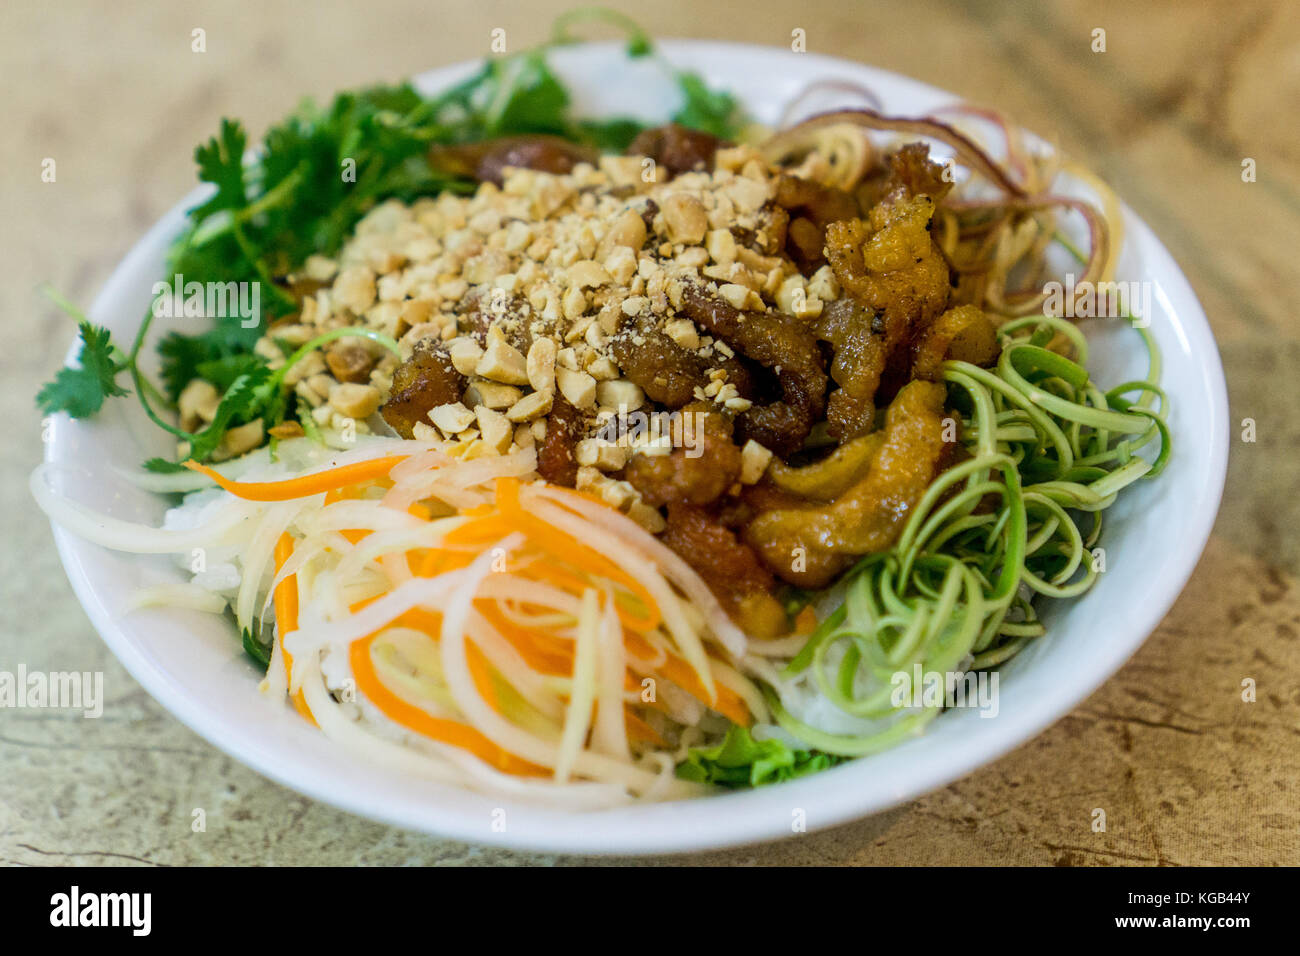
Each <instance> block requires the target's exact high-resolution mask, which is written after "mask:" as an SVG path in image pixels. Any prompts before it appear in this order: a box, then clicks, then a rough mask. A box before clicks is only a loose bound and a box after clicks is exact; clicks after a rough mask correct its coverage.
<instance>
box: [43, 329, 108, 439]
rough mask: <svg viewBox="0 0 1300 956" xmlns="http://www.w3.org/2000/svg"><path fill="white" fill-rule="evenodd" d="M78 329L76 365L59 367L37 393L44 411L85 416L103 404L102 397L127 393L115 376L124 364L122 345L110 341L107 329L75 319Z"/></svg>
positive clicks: (97, 409) (75, 416)
mask: <svg viewBox="0 0 1300 956" xmlns="http://www.w3.org/2000/svg"><path fill="white" fill-rule="evenodd" d="M77 324H78V327H79V328H80V332H81V352H80V353H79V354H78V356H77V362H78V365H79V366H80V367H79V368H61V369H59V371H58V372H57V373H55V376H54V380H53V381H51V382H47V383H46V384H45V385H44V386H43V387H42V388H41V390H40V392H39V393H38V394H37V396H36V404H37V405H39V406H40V407H41V409H42V410H43V411H45V412H47V413H53V412H67V413H68V414H69V415H71V416H72V417H73V418H88V417H90V416H91V415H93V414H95V413H96V412H97V411H99V409H100V408H101V406H103V404H104V399H105V398H110V397H113V396H115V395H126V394H127V390H126V389H124V388H122V387H121V386H120V385H118V384H117V376H118V374H119V373H120V372H122V371H123V370H124V369H125V368H126V360H125V358H124V357H123V355H122V351H121V349H119V348H117V347H116V346H115V345H113V344H112V341H111V338H110V335H109V332H108V329H106V328H103V327H101V326H97V325H91V324H90V322H88V321H87V320H85V319H82V320H81V321H79V322H78V323H77Z"/></svg>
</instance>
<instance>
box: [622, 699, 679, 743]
mask: <svg viewBox="0 0 1300 956" xmlns="http://www.w3.org/2000/svg"><path fill="white" fill-rule="evenodd" d="M623 720H624V721H625V723H626V726H627V735H628V736H629V737H632V738H634V739H636V740H645V741H648V742H650V743H652V744H654V745H655V746H656V747H667V746H668V742H667V741H666V740H664V739H663V738H662V737H660V736H659V732H658V731H657V730H655V729H654V728H653V727H651V726H650V725H649V724H647V723H646V722H645V721H644V720H642V719H641V718H640V717H638V716H637V715H636V713H635V712H634V711H633V710H632V708H630V707H626V706H625V707H624V708H623Z"/></svg>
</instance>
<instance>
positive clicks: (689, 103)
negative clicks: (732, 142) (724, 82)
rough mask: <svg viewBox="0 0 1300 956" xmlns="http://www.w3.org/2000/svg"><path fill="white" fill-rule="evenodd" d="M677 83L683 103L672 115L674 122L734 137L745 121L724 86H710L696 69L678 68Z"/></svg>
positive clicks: (722, 136) (720, 136)
mask: <svg viewBox="0 0 1300 956" xmlns="http://www.w3.org/2000/svg"><path fill="white" fill-rule="evenodd" d="M677 85H678V87H679V88H680V89H681V91H682V96H683V97H685V103H683V104H682V108H681V109H679V110H678V111H677V115H675V116H674V117H673V122H674V123H680V124H681V125H683V126H690V127H693V128H694V129H702V130H704V131H705V132H706V133H712V134H713V135H714V136H717V137H719V138H720V139H735V138H736V136H737V135H738V134H739V133H740V131H741V129H743V128H744V125H745V116H744V113H743V112H742V111H741V109H740V105H739V104H738V103H737V102H736V98H735V97H734V96H732V95H731V94H730V93H728V92H726V91H725V90H711V89H709V87H708V86H707V85H705V82H704V80H703V79H702V78H701V77H700V75H699V74H698V73H691V72H688V71H684V70H683V71H680V72H678V73H677Z"/></svg>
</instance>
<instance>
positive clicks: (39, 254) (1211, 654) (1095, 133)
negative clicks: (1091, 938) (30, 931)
mask: <svg viewBox="0 0 1300 956" xmlns="http://www.w3.org/2000/svg"><path fill="white" fill-rule="evenodd" d="M564 6H565V4H561V3H557V2H554V0H547V2H544V3H530V4H528V5H527V6H526V7H525V5H524V4H522V3H517V4H503V3H497V2H491V0H486V2H478V3H475V4H473V5H472V6H471V7H469V8H467V7H466V6H465V5H464V4H460V3H457V4H450V3H435V2H411V3H390V2H386V0H374V2H366V3H356V4H342V3H316V4H288V3H285V4H266V3H256V4H253V3H217V2H205V3H200V4H193V5H191V4H182V3H167V4H162V3H156V4H144V3H134V2H132V3H123V2H119V3H112V4H109V3H95V2H77V3H70V2H68V3H35V2H28V0H6V3H4V4H3V6H2V7H0V63H2V64H3V70H4V74H5V75H4V79H5V82H4V90H5V96H4V105H3V108H2V109H3V124H2V127H0V128H3V130H4V135H3V137H0V171H2V173H3V174H2V175H0V196H3V205H2V206H0V212H2V213H3V217H2V218H0V243H2V244H3V245H2V248H0V263H3V272H4V281H3V284H2V285H0V296H3V298H0V317H2V319H0V321H3V323H4V326H3V328H4V343H5V346H4V348H3V349H0V395H2V396H3V402H4V406H3V407H4V408H5V410H6V419H7V421H8V422H9V425H10V428H9V429H8V431H7V434H6V441H5V442H4V443H3V445H2V446H0V487H3V494H4V498H3V501H4V509H3V516H4V517H3V521H4V542H5V547H4V548H3V550H2V551H0V596H2V597H3V606H4V608H5V610H6V614H5V617H4V624H3V642H2V643H0V668H4V669H13V668H14V667H15V666H16V664H17V662H20V661H21V662H24V663H25V664H26V665H27V666H28V668H30V669H40V670H71V669H76V670H103V671H104V672H105V681H106V690H107V696H108V703H107V706H106V710H105V714H104V716H103V718H102V719H100V720H98V721H89V720H82V719H80V718H76V717H72V716H68V715H67V714H66V713H65V712H59V711H44V712H32V711H0V862H13V863H66V864H98V863H144V864H185V863H222V864H225V863H332V864H349V863H390V864H391V863H538V862H542V863H546V862H573V860H572V859H568V858H559V859H557V858H555V857H543V856H532V855H526V854H514V853H508V852H504V851H500V850H486V849H478V848H473V847H468V846H465V845H462V844H458V843H452V842H447V841H440V840H436V839H432V838H429V837H425V836H420V835H415V834H411V833H406V832H402V831H400V830H395V829H393V828H390V827H386V826H381V825H378V824H374V823H369V822H366V821H364V820H360V819H357V818H355V817H352V816H349V815H348V814H345V813H342V812H339V811H336V810H333V809H330V808H328V807H325V806H322V805H319V804H316V803H313V802H311V801H309V800H306V799H304V798H302V797H299V796H297V795H295V794H293V793H291V792H289V791H287V790H284V789H282V788H280V787H278V786H276V785H274V784H271V783H268V782H266V781H265V780H262V779H261V778H260V777H258V776H257V775H255V774H253V773H252V772H250V771H248V770H246V769H244V768H243V767H241V766H240V765H239V764H237V763H235V762H234V761H232V760H230V759H228V758H226V757H225V756H223V755H222V754H220V753H219V752H217V751H216V750H214V749H213V748H212V747H210V746H209V745H207V744H206V743H204V742H203V741H202V740H200V739H199V738H198V737H196V736H195V735H194V734H192V733H191V732H189V731H188V730H186V729H185V728H184V727H182V726H181V725H180V724H178V723H177V722H176V721H175V720H173V719H172V718H171V717H169V716H168V715H167V714H166V713H164V712H163V711H162V709H161V708H160V707H159V706H158V705H157V704H156V703H154V702H153V700H152V699H151V698H149V697H148V695H146V694H145V693H144V691H142V690H141V689H140V688H139V687H138V686H137V685H136V684H135V683H134V681H132V680H131V678H130V677H128V676H127V674H126V673H125V672H124V671H123V670H122V668H121V667H120V666H119V665H118V664H117V663H116V661H114V660H113V658H112V657H111V655H109V653H108V652H107V650H106V649H105V648H104V647H103V645H102V644H101V643H100V641H99V639H98V638H97V637H96V636H95V634H94V632H93V631H92V629H91V627H90V625H89V623H88V622H87V620H86V618H85V616H84V614H83V613H82V611H81V609H80V607H79V606H78V605H77V603H76V601H75V599H74V598H73V596H72V593H71V591H70V589H69V588H68V585H67V582H66V580H65V578H64V575H63V571H62V569H61V568H60V566H59V562H58V560H57V558H56V556H55V553H54V549H53V546H52V544H51V540H50V536H49V532H48V529H47V526H46V524H45V522H44V521H43V520H42V519H41V517H40V516H39V515H38V514H37V513H36V511H35V508H34V507H33V506H32V505H31V503H30V501H29V499H28V498H27V495H26V492H25V489H24V485H25V481H26V476H27V473H28V471H29V469H30V468H31V466H32V465H33V464H34V463H35V462H36V461H37V460H38V458H39V456H40V436H39V424H38V421H37V417H36V415H35V414H34V412H33V409H32V395H33V394H34V392H35V391H36V388H37V385H38V383H39V382H40V381H41V380H42V379H43V378H45V377H46V376H47V375H48V374H49V373H50V372H51V371H52V370H53V369H54V368H55V367H56V366H57V364H58V363H59V361H60V359H61V357H62V355H63V353H64V350H65V349H66V348H67V345H68V342H69V340H70V338H71V335H72V330H71V326H70V324H69V323H68V322H67V321H66V320H65V319H62V318H60V317H59V316H58V315H57V314H56V313H55V312H54V310H53V309H51V308H50V307H49V306H48V305H46V304H44V303H43V302H42V301H41V300H40V298H39V297H38V296H37V295H36V293H35V287H36V285H37V284H38V283H39V282H41V281H49V282H51V283H53V284H54V285H55V286H56V287H58V288H59V289H61V290H63V291H64V292H65V293H67V294H68V295H69V296H70V297H71V298H73V299H75V300H77V301H79V302H88V301H89V300H90V298H91V297H92V295H93V294H94V292H95V291H96V290H97V289H98V287H99V286H100V285H101V284H102V283H103V281H104V280H105V279H106V278H107V276H108V275H109V273H110V271H111V270H112V268H113V266H114V264H115V263H116V262H117V261H118V260H119V259H120V258H121V256H122V255H123V254H124V253H125V252H126V250H127V249H128V247H129V246H130V245H131V244H132V243H133V242H134V241H135V240H136V238H137V237H138V236H139V235H140V233H141V232H142V231H143V230H144V229H145V228H146V227H147V226H148V225H149V224H150V223H151V222H152V221H153V220H154V219H155V218H156V217H157V216H158V215H159V214H161V213H162V211H163V210H164V209H165V208H166V207H167V206H169V205H170V204H171V203H172V202H173V201H174V200H175V198H176V197H177V196H179V195H180V194H181V193H183V192H184V191H185V190H186V189H188V188H189V186H190V185H191V183H192V181H193V171H192V168H191V163H190V152H191V149H192V147H193V145H194V144H195V143H197V142H198V141H199V140H200V139H201V138H203V137H206V136H207V135H209V133H210V132H211V130H212V129H213V128H214V127H215V125H216V122H217V119H218V118H219V117H220V116H221V115H222V114H225V113H229V114H232V115H237V116H241V117H243V118H245V119H246V120H247V121H248V122H249V124H250V126H251V127H252V128H253V129H254V130H260V129H263V128H264V127H265V125H266V124H267V123H268V122H269V121H272V120H273V119H275V118H277V117H278V116H280V115H281V114H283V113H284V112H285V111H286V110H287V109H288V108H289V107H290V106H291V105H292V103H293V102H294V101H295V100H296V99H297V97H298V96H299V95H300V94H303V93H312V94H315V95H317V96H324V95H327V94H329V93H330V92H331V91H332V90H334V89H335V88H338V87H343V86H349V85H355V84H361V83H366V82H370V81H375V80H388V79H395V78H398V77H400V76H402V75H404V74H407V73H411V72H417V71H420V70H423V69H426V68H428V67H431V66H435V65H438V64H443V63H449V62H453V61H457V60H463V59H466V58H471V57H477V56H480V55H482V54H483V53H485V52H486V44H487V36H488V31H489V30H490V29H491V28H493V27H498V26H500V27H505V28H506V29H507V31H508V35H509V38H510V41H511V43H512V45H515V46H521V45H524V44H527V43H531V42H535V41H536V40H538V39H540V38H541V37H542V36H543V35H544V33H545V31H546V30H547V28H548V24H549V22H550V19H551V16H552V14H553V12H554V11H557V10H559V9H562V8H563V7H564ZM467 9H470V10H472V13H467V12H465V11H466V10H467ZM627 9H628V10H629V11H630V12H633V14H634V15H635V16H636V17H637V18H638V19H640V20H641V21H642V22H643V23H644V24H645V25H646V26H647V27H648V28H650V29H651V30H652V31H653V32H655V33H658V34H660V35H669V36H672V35H691V36H701V37H714V38H723V39H734V40H742V41H749V42H756V43H769V44H777V45H783V44H787V43H788V42H789V37H790V33H791V30H793V29H794V28H796V27H801V28H803V29H805V30H806V31H807V36H808V47H809V49H810V50H812V51H815V52H825V53H829V54H835V55H840V56H846V57H851V58H854V59H858V60H862V61H865V62H869V63H873V64H877V65H879V66H882V67H886V68H889V69H893V70H897V71H900V72H903V73H907V74H910V75H912V76H915V77H917V78H919V79H922V80H925V81H928V82H931V83H934V84H936V85H939V86H942V87H946V88H948V89H951V90H954V91H956V92H958V93H961V94H963V95H965V96H966V97H968V98H970V99H972V100H974V101H977V102H984V103H989V104H996V105H998V106H1000V107H1002V108H1004V109H1006V110H1009V111H1011V112H1012V113H1013V114H1014V115H1016V116H1017V117H1018V118H1019V119H1020V120H1021V122H1023V123H1024V124H1025V125H1026V126H1028V127H1030V128H1032V129H1035V130H1038V131H1040V132H1042V133H1045V134H1048V135H1052V136H1055V137H1056V138H1057V139H1058V140H1059V141H1060V143H1061V144H1062V145H1063V146H1064V147H1065V148H1066V149H1067V150H1068V151H1070V152H1071V153H1072V154H1074V155H1075V156H1077V157H1079V158H1081V159H1082V160H1083V161H1084V162H1085V163H1087V164H1089V165H1091V166H1092V167H1093V168H1095V169H1097V170H1098V171H1099V172H1100V173H1101V174H1102V175H1103V176H1104V177H1105V178H1107V179H1108V180H1109V181H1110V182H1111V183H1112V184H1114V186H1115V187H1116V188H1117V189H1118V190H1119V192H1120V193H1121V194H1122V195H1123V196H1124V197H1125V198H1126V199H1128V201H1129V202H1130V203H1131V204H1132V205H1133V206H1134V207H1135V208H1136V209H1137V211H1138V213H1139V214H1140V215H1142V216H1143V217H1145V218H1146V220H1147V221H1148V222H1149V223H1150V224H1151V225H1152V226H1153V227H1154V228H1155V229H1156V231H1157V232H1158V233H1159V234H1160V235H1161V236H1162V237H1163V238H1164V240H1165V242H1166V243H1167V244H1168V245H1169V247H1170V249H1171V250H1172V252H1173V253H1174V255H1175V256H1176V257H1177V259H1178V260H1179V262H1180V263H1181V264H1182V265H1183V267H1184V269H1185V270H1186V271H1187V273H1188V276H1189V277H1190V279H1191V282H1192V285H1193V286H1194V287H1195V289H1196V291H1197V293H1198V294H1199V295H1200V297H1201V301H1202V302H1203V303H1204V305H1205V307H1206V310H1207V311H1208V313H1209V315H1210V318H1211V321H1212V323H1213V325H1214V330H1215V333H1216V334H1217V336H1218V338H1219V343H1220V346H1221V350H1222V352H1223V357H1224V360H1225V363H1226V365H1227V368H1228V376H1229V387H1230V390H1231V397H1232V413H1233V419H1234V421H1235V422H1240V420H1241V419H1242V418H1245V417H1251V418H1254V419H1255V420H1256V422H1257V424H1258V436H1259V440H1258V442H1257V443H1254V444H1245V443H1242V442H1240V441H1238V440H1237V438H1238V434H1237V432H1235V431H1234V442H1233V448H1232V463H1231V470H1230V474H1229V478H1228V488H1227V495H1226V499H1225V503H1224V507H1223V511H1222V513H1221V515H1220V518H1219V522H1218V525H1217V527H1216V529H1215V535H1214V538H1213V540H1212V541H1211V543H1210V546H1209V548H1208V550H1207V551H1206V553H1205V556H1204V557H1203V558H1202V560H1201V563H1200V566H1199V568H1198V569H1197V571H1196V574H1195V576H1194V577H1193V579H1192V582H1191V584H1190V585H1189V586H1188V588H1187V591H1186V592H1185V593H1184V595H1183V596H1182V598H1181V600H1180V601H1179V602H1178V604H1177V605H1176V607H1175V608H1174V610H1173V611H1172V612H1171V613H1170V615H1169V617H1168V618H1167V619H1166V620H1165V622H1164V623H1163V624H1162V625H1161V627H1160V629H1159V630H1158V631H1157V632H1156V633H1155V634H1154V635H1153V636H1152V638H1151V639H1150V640H1149V641H1148V642H1147V644H1146V646H1145V647H1144V648H1143V649H1142V651H1141V652H1140V653H1139V654H1138V655H1137V656H1136V657H1135V658H1134V659H1133V661H1132V662H1130V663H1129V664H1128V666H1126V667H1125V668H1124V669H1123V671H1121V672H1120V674H1119V675H1118V676H1117V677H1116V678H1115V679H1113V680H1112V681H1110V682H1109V683H1108V684H1107V685H1106V686H1105V687H1103V688H1102V689H1101V690H1099V691H1098V692H1097V693H1096V694H1094V695H1093V696H1092V697H1091V698H1090V699H1089V700H1088V701H1087V702H1086V703H1085V704H1084V705H1083V706H1082V707H1080V708H1079V709H1078V710H1076V711H1075V712H1074V713H1073V714H1071V715H1070V716H1069V717H1067V718H1066V719H1064V720H1062V721H1061V722H1059V723H1058V724H1057V725H1056V726H1054V727H1053V728H1052V729H1051V730H1049V731H1048V732H1047V733H1045V734H1043V735H1042V736H1041V737H1039V738H1038V739H1037V740H1035V741H1033V742H1032V743H1030V744H1028V745H1026V746H1024V747H1022V748H1021V749H1019V750H1017V751H1016V752H1014V753H1012V754H1011V755H1009V756H1007V757H1005V758H1004V759H1002V760H1000V761H998V762H997V763H995V764H993V765H991V766H989V767H986V768H985V769H983V770H981V771H979V772H977V773H975V774H973V775H972V776H970V777H968V778H967V779H965V780H963V781H962V782H960V783H958V784H955V785H953V786H951V787H948V788H946V789H944V790H942V791H940V792H938V793H935V794H932V795H930V796H928V797H926V798H924V799H922V800H919V801H917V802H915V803H913V804H911V805H909V806H906V807H903V808H900V809H897V810H894V811H892V812H889V813H885V814H881V815H879V816H876V817H873V818H871V819H868V820H864V821H861V822H859V823H856V824H853V825H850V826H845V827H841V828H838V829H836V830H833V831H829V832H825V833H820V834H813V835H810V836H803V837H798V838H795V839H793V840H790V841H788V842H786V843H784V844H778V845H773V846H766V847H758V848H751V849H743V850H735V851H729V852H725V853H717V854H708V855H706V856H702V857H696V858H693V859H696V860H700V861H707V862H725V863H747V864H750V863H759V864H773V863H1043V864H1051V863H1082V864H1106V863H1168V864H1195V863H1291V864H1296V863H1300V835H1298V834H1297V827H1298V825H1300V810H1298V809H1297V804H1296V799H1295V797H1294V796H1293V793H1294V791H1293V789H1292V788H1293V786H1294V784H1295V782H1296V780H1297V777H1298V775H1300V662H1298V660H1297V650H1300V645H1298V643H1297V630H1298V628H1300V589H1298V588H1297V578H1296V575H1297V573H1300V537H1297V535H1296V533H1295V532H1296V528H1297V517H1300V505H1297V498H1296V494H1297V486H1298V485H1300V482H1298V481H1297V479H1298V478H1300V464H1298V463H1300V457H1298V456H1297V452H1296V449H1297V443H1298V442H1300V393H1298V392H1297V386H1296V379H1295V369H1296V367H1297V363H1300V322H1297V319H1296V311H1295V306H1294V301H1295V298H1296V291H1295V280H1296V269H1295V264H1294V263H1295V256H1296V250H1297V249H1300V133H1298V132H1297V128H1296V119H1297V117H1296V115H1295V111H1294V108H1295V104H1296V103H1297V102H1300V17H1298V16H1297V13H1296V8H1295V6H1294V5H1293V4H1290V3H1287V2H1285V0H1278V2H1248V0H1242V2H1234V3H1231V4H1227V3H1218V2H1211V0H1180V2H1176V3H1175V2H1172V0H1167V2H1162V3H1137V4H1135V3H1129V2H1117V0H1108V2H1103V3H1082V2H1078V3H1017V4H1010V3H1008V4H1000V3H994V2H991V0H990V2H974V3H957V2H953V3H945V2H940V0H873V2H872V3H870V4H866V3H857V2H850V0H842V2H832V0H804V2H800V3H797V4H795V3H783V2H770V0H758V2H754V0H748V2H734V0H733V2H725V3H710V4H703V3H698V2H675V0H665V2H662V3H657V4H636V5H627ZM525 10H527V12H525ZM440 11H445V12H440ZM865 11H870V16H871V19H870V20H869V21H868V20H864V16H865ZM194 27H203V28H204V29H206V31H207V37H208V52H207V53H206V54H203V55H195V54H192V53H191V52H190V49H189V45H190V31H191V29H192V28H194ZM1095 27H1102V28H1105V29H1106V30H1107V40H1108V50H1107V52H1106V53H1104V54H1094V53H1092V52H1090V50H1089V40H1090V32H1091V30H1092V29H1093V28H1095ZM1288 107H1289V108H1288ZM46 156H52V157H55V158H56V159H57V162H58V181H57V183H55V184H42V183H41V182H40V178H39V174H40V162H41V159H42V158H43V157H46ZM1244 157H1252V158H1254V159H1255V160H1256V161H1257V163H1258V170H1259V179H1258V182H1256V183H1252V184H1245V183H1243V182H1242V181H1241V176H1240V171H1241V161H1242V159H1243V158H1244ZM1245 677H1253V678H1254V679H1255V680H1256V681H1257V682H1258V686H1259V699H1258V701H1257V702H1256V703H1253V704H1246V703H1243V702H1242V701H1241V699H1240V696H1239V686H1240V683H1241V681H1242V679H1243V678H1245ZM196 806H201V807H205V808H206V809H207V811H208V831H207V832H206V833H204V834H194V833H191V831H190V809H191V808H193V807H196ZM1098 806H1100V807H1104V808H1106V809H1107V813H1108V824H1109V825H1108V830H1107V832H1106V833H1093V832H1092V831H1091V828H1090V811H1091V809H1092V808H1093V807H1098ZM675 859H676V860H678V861H680V860H681V859H682V858H675Z"/></svg>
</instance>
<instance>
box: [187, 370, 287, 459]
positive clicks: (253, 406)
mask: <svg viewBox="0 0 1300 956" xmlns="http://www.w3.org/2000/svg"><path fill="white" fill-rule="evenodd" d="M270 378H271V371H270V369H268V368H267V367H266V366H265V365H260V366H258V367H257V368H255V369H252V370H251V371H248V372H245V373H244V374H243V375H240V376H239V377H238V378H236V379H235V380H234V382H232V383H231V385H230V388H228V389H226V394H225V395H223V396H222V397H221V402H220V403H219V404H218V405H217V413H216V415H215V416H213V419H212V421H211V423H209V425H208V427H207V428H204V429H203V430H202V431H200V432H196V433H195V434H194V435H192V436H191V437H190V454H189V457H191V458H193V459H194V460H195V461H203V460H204V459H206V458H207V457H208V456H209V455H211V454H212V453H213V452H214V451H216V450H217V446H218V445H220V444H221V439H222V437H223V436H224V435H225V434H226V430H227V429H228V428H230V426H231V425H232V424H235V423H236V419H238V420H239V422H240V423H246V422H250V421H252V420H253V419H254V418H257V417H258V415H259V414H260V412H261V407H262V404H263V403H264V402H265V401H266V398H267V396H266V395H265V394H264V393H263V392H261V391H259V388H258V387H259V386H261V385H265V384H266V382H267V381H268V380H269V379H270Z"/></svg>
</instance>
